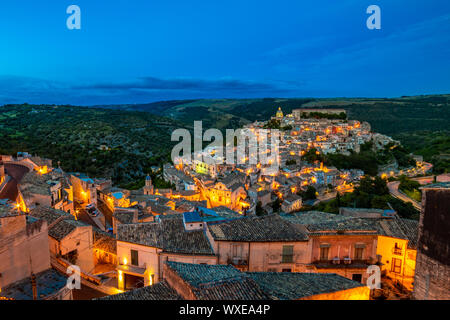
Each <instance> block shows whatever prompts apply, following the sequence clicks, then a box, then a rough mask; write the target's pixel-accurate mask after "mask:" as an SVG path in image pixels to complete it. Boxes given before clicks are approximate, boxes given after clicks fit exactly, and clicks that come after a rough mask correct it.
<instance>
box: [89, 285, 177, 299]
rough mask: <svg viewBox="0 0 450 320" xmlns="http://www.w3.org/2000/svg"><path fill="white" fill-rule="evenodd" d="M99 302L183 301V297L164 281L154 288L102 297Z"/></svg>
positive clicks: (148, 287) (149, 287)
mask: <svg viewBox="0 0 450 320" xmlns="http://www.w3.org/2000/svg"><path fill="white" fill-rule="evenodd" d="M98 300H181V297H180V296H179V295H178V294H177V292H176V291H175V290H174V289H172V288H171V287H170V286H169V285H168V284H167V282H166V281H165V280H163V281H161V282H158V283H157V284H155V285H153V286H147V287H143V288H139V289H135V290H130V291H126V292H124V293H119V294H114V295H111V296H106V297H102V298H99V299H98Z"/></svg>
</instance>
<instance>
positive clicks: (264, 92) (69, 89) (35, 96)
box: [0, 76, 299, 105]
mask: <svg viewBox="0 0 450 320" xmlns="http://www.w3.org/2000/svg"><path fill="white" fill-rule="evenodd" d="M298 86H299V84H298V83H295V82H288V81H271V82H254V81H244V80H238V79H230V78H226V79H218V80H203V79H186V78H177V79H160V78H156V77H143V78H139V79H136V80H133V81H128V82H122V83H119V82H116V83H114V82H110V83H109V82H102V83H83V84H79V83H77V84H72V83H66V82H59V81H50V80H45V79H37V78H29V77H17V76H0V92H1V93H0V104H13V103H24V102H28V103H37V104H41V103H42V104H45V103H48V104H73V105H93V104H124V103H126V104H131V103H146V102H152V101H157V100H174V99H199V98H253V97H268V96H281V95H286V94H288V93H289V92H291V91H295V90H296V89H297V88H298Z"/></svg>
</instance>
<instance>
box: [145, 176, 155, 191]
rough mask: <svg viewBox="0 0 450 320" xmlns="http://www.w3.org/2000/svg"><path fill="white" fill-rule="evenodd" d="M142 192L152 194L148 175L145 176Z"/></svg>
mask: <svg viewBox="0 0 450 320" xmlns="http://www.w3.org/2000/svg"><path fill="white" fill-rule="evenodd" d="M144 194H153V183H152V178H151V177H150V175H147V177H145V186H144Z"/></svg>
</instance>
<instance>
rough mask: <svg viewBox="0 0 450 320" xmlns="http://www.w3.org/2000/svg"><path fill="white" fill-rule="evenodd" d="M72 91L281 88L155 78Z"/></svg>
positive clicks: (99, 84) (91, 85) (249, 83)
mask: <svg viewBox="0 0 450 320" xmlns="http://www.w3.org/2000/svg"><path fill="white" fill-rule="evenodd" d="M74 89H83V90H110V91H128V90H135V89H137V90H158V91H165V90H167V91H193V92H199V93H202V92H203V93H205V92H207V93H210V92H216V93H223V94H228V93H236V92H238V93H245V92H252V93H255V92H262V93H265V92H267V93H268V92H274V91H277V92H281V91H284V90H285V88H281V87H279V86H278V85H276V84H273V83H263V82H252V81H242V80H237V79H219V80H202V79H190V78H176V79H160V78H155V77H144V78H140V79H137V80H135V81H131V82H123V83H96V84H88V85H81V86H75V87H74Z"/></svg>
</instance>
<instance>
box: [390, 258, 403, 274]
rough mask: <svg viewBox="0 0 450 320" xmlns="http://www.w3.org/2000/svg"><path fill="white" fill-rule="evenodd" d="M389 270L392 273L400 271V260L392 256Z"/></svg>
mask: <svg viewBox="0 0 450 320" xmlns="http://www.w3.org/2000/svg"><path fill="white" fill-rule="evenodd" d="M391 271H392V272H394V273H400V272H401V271H402V260H401V259H397V258H392V265H391Z"/></svg>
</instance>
